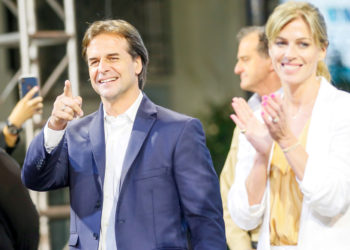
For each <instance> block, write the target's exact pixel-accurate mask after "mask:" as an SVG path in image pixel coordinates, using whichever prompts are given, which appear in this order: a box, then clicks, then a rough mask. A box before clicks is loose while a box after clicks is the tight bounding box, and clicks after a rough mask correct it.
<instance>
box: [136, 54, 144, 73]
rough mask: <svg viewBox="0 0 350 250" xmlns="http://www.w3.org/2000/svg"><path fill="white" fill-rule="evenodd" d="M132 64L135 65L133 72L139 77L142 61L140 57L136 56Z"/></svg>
mask: <svg viewBox="0 0 350 250" xmlns="http://www.w3.org/2000/svg"><path fill="white" fill-rule="evenodd" d="M134 64H135V72H136V74H137V75H139V74H140V73H141V71H142V60H141V57H140V56H137V57H136V58H135V59H134Z"/></svg>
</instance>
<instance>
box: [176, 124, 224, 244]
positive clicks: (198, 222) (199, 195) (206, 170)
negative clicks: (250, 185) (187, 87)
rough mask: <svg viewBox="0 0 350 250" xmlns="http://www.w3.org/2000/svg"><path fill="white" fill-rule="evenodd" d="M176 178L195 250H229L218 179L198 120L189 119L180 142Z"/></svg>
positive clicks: (177, 151) (177, 152)
mask: <svg viewBox="0 0 350 250" xmlns="http://www.w3.org/2000/svg"><path fill="white" fill-rule="evenodd" d="M174 171H175V173H174V175H175V179H176V183H177V188H178V190H179V194H180V201H181V205H182V209H183V212H184V217H185V220H186V222H187V224H188V226H189V230H190V234H191V244H192V248H193V249H194V250H212V249H216V250H226V240H225V226H224V221H223V215H222V203H221V198H220V188H219V182H218V177H217V175H216V173H215V170H214V168H213V165H212V160H211V156H210V153H209V150H208V148H207V147H206V143H205V136H204V132H203V129H202V126H201V124H200V122H199V121H198V120H197V119H191V120H188V121H187V122H186V124H185V126H184V128H183V131H182V133H181V135H180V137H179V139H178V141H177V144H176V149H175V153H174Z"/></svg>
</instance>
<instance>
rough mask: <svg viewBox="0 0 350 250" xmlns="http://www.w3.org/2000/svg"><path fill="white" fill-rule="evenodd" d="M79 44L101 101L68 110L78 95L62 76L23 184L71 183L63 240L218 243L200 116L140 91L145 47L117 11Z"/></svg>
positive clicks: (216, 194)
mask: <svg viewBox="0 0 350 250" xmlns="http://www.w3.org/2000/svg"><path fill="white" fill-rule="evenodd" d="M82 45H83V56H84V58H85V59H86V61H87V64H88V67H89V75H90V80H91V85H92V87H93V89H94V90H95V91H96V93H97V94H99V95H100V97H101V101H102V102H101V105H100V108H99V109H98V110H97V111H96V112H95V113H93V114H90V115H88V116H86V117H83V118H80V119H74V118H76V117H78V116H79V117H80V116H82V115H83V111H82V109H81V104H82V99H81V98H80V97H76V96H73V95H72V92H71V85H70V82H69V81H66V82H65V87H64V92H63V94H62V95H60V96H58V97H57V98H56V101H55V103H54V107H53V110H52V114H51V117H50V118H49V121H48V123H47V125H46V126H45V128H44V129H43V131H42V132H41V133H40V134H39V135H38V136H37V137H36V138H35V139H34V140H33V141H32V143H31V145H30V147H29V149H28V152H27V155H26V159H25V162H24V166H23V171H22V180H23V182H24V183H25V185H26V186H27V187H28V188H31V189H34V190H38V191H45V190H52V189H56V188H61V187H66V186H68V187H69V190H70V200H71V217H70V219H71V225H70V239H69V246H70V249H89V250H90V249H95V250H115V249H118V250H170V249H171V250H175V249H176V250H185V249H189V248H191V249H195V250H206V249H207V250H225V249H226V243H225V232H224V222H223V218H222V205H221V198H220V191H219V183H218V178H217V176H216V174H215V171H214V169H213V166H212V161H211V157H210V153H209V151H208V149H207V147H206V144H205V136H204V132H203V129H202V126H201V124H200V122H199V121H198V120H197V119H194V118H191V117H188V116H185V115H182V114H178V113H176V112H173V111H170V110H167V109H165V108H163V107H160V106H157V105H155V104H154V103H152V102H151V101H150V100H149V99H148V98H147V96H146V95H145V94H144V93H143V92H142V91H141V90H142V89H143V86H144V84H145V80H146V72H147V64H148V53H147V50H146V48H145V46H144V44H143V41H142V39H141V37H140V35H139V33H138V32H137V30H136V29H135V28H134V27H133V26H132V25H130V24H129V23H127V22H125V21H123V20H107V21H97V22H94V23H93V24H92V25H91V26H90V27H89V28H88V30H87V31H86V33H85V36H84V39H83V43H82ZM187 235H189V238H190V241H189V242H190V243H189V244H188V241H187Z"/></svg>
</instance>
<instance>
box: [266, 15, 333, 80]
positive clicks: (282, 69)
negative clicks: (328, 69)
mask: <svg viewBox="0 0 350 250" xmlns="http://www.w3.org/2000/svg"><path fill="white" fill-rule="evenodd" d="M269 53H270V57H271V59H272V63H273V66H274V68H275V71H276V72H277V74H278V76H279V77H280V79H281V81H282V83H287V84H300V83H303V82H305V81H307V80H309V79H310V78H312V77H316V70H317V63H318V62H319V61H320V60H322V59H324V57H325V55H326V49H321V48H320V46H319V45H318V44H316V42H315V40H314V38H313V36H312V34H311V31H310V28H309V26H308V25H307V24H306V22H305V21H304V20H303V19H302V18H297V19H294V20H292V21H291V22H289V23H288V24H287V25H285V26H284V27H283V29H282V30H281V31H280V33H279V34H278V36H277V37H276V38H275V39H274V40H273V41H271V42H270V45H269Z"/></svg>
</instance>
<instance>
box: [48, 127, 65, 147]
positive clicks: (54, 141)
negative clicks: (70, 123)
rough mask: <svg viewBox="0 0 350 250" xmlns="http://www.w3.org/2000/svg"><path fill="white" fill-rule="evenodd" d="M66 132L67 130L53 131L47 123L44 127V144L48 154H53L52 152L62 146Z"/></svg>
mask: <svg viewBox="0 0 350 250" xmlns="http://www.w3.org/2000/svg"><path fill="white" fill-rule="evenodd" d="M65 131H66V129H63V130H53V129H51V128H49V126H48V123H46V125H45V127H44V142H45V149H46V152H47V153H51V152H52V150H54V149H55V147H57V146H58V144H60V142H61V140H62V137H63V135H64V132H65Z"/></svg>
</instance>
